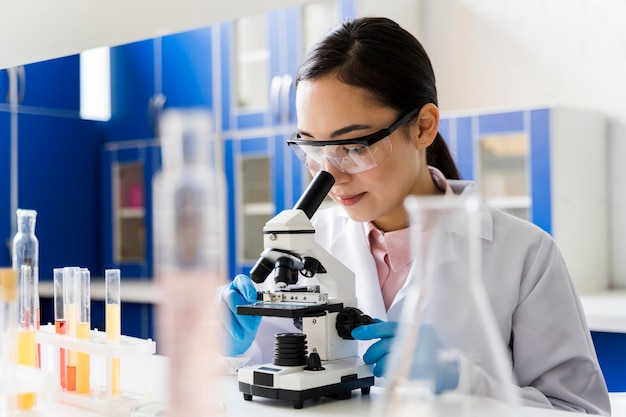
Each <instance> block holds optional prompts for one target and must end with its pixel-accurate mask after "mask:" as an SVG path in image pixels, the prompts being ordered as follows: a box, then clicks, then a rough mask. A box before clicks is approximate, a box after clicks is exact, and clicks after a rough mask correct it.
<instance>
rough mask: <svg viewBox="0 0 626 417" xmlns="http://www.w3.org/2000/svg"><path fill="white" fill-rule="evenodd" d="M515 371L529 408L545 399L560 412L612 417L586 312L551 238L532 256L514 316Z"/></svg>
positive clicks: (522, 395)
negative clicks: (560, 410)
mask: <svg viewBox="0 0 626 417" xmlns="http://www.w3.org/2000/svg"><path fill="white" fill-rule="evenodd" d="M512 351H513V367H514V373H515V376H516V378H517V380H518V384H519V385H520V387H522V388H521V397H522V398H523V400H524V401H525V402H526V403H529V404H538V405H541V404H543V403H544V402H545V401H546V399H547V401H549V402H550V404H552V405H553V406H554V407H555V408H559V409H564V410H569V411H578V412H587V413H593V414H603V415H610V403H609V396H608V391H607V388H606V383H605V381H604V377H603V375H602V371H601V370H600V366H599V364H598V360H597V357H596V352H595V348H594V346H593V342H592V340H591V334H590V332H589V327H588V325H587V321H586V318H585V316H584V313H583V309H582V306H581V303H580V300H579V298H578V295H577V293H576V290H575V288H574V285H573V282H572V280H571V278H570V275H569V272H568V270H567V267H566V265H565V262H564V260H563V258H562V256H561V253H560V252H559V250H558V248H557V247H556V245H555V243H554V241H553V240H552V238H551V237H550V236H548V235H545V236H543V238H542V239H541V242H540V243H539V245H538V249H537V251H536V253H535V254H532V253H530V254H529V263H528V269H527V272H526V273H525V274H524V276H523V277H522V282H521V285H520V300H519V303H518V306H517V309H516V311H515V313H514V315H513V335H512Z"/></svg>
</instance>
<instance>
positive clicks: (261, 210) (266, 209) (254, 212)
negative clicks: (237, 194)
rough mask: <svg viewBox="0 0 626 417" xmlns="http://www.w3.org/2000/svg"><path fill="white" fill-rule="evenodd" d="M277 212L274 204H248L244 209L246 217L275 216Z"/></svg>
mask: <svg viewBox="0 0 626 417" xmlns="http://www.w3.org/2000/svg"><path fill="white" fill-rule="evenodd" d="M275 210H276V208H275V206H274V203H269V202H268V203H248V204H246V205H245V206H244V208H243V214H244V215H246V216H273V215H274V211H275Z"/></svg>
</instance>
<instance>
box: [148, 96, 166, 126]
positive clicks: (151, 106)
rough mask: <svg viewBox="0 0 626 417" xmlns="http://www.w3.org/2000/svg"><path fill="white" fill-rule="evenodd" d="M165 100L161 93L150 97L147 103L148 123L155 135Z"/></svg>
mask: <svg viewBox="0 0 626 417" xmlns="http://www.w3.org/2000/svg"><path fill="white" fill-rule="evenodd" d="M165 100H166V99H165V96H164V95H163V94H155V95H153V96H152V97H150V102H149V103H148V124H149V125H150V129H151V130H152V133H154V135H155V136H159V117H160V116H161V113H163V108H164V107H165Z"/></svg>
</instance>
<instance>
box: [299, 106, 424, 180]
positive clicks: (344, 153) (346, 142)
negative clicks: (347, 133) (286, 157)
mask: <svg viewBox="0 0 626 417" xmlns="http://www.w3.org/2000/svg"><path fill="white" fill-rule="evenodd" d="M419 110H420V109H419V108H417V109H415V110H413V111H411V112H410V113H408V114H407V115H405V116H403V117H401V118H400V119H398V120H397V121H396V122H395V123H393V124H392V125H391V126H389V127H386V128H384V129H380V130H379V131H378V132H374V133H372V134H369V135H367V136H362V137H360V138H354V139H340V140H304V139H302V136H301V135H300V133H296V134H295V135H294V136H293V137H292V138H291V139H289V140H288V141H287V144H288V145H289V146H290V147H291V149H293V151H294V152H295V154H296V155H297V156H298V159H300V160H301V161H302V162H303V163H304V164H305V165H306V166H307V167H308V168H309V169H311V170H313V171H319V170H320V169H322V168H323V166H324V161H328V162H330V163H331V164H333V165H334V166H335V167H337V168H338V169H339V170H341V171H342V172H344V173H346V174H358V173H359V172H363V171H367V170H370V169H372V168H376V167H377V166H378V165H380V164H381V163H382V162H383V161H384V160H385V159H387V157H388V156H389V155H390V154H391V140H390V139H389V136H390V135H391V134H392V133H393V132H394V131H395V130H397V129H398V128H399V127H400V126H402V125H403V124H405V123H406V122H408V121H409V120H410V119H411V118H412V117H413V116H415V115H416V114H417V113H418V112H419Z"/></svg>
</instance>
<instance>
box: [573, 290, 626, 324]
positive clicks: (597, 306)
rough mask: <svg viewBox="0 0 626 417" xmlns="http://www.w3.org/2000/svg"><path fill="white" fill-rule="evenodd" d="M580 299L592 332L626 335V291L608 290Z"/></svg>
mask: <svg viewBox="0 0 626 417" xmlns="http://www.w3.org/2000/svg"><path fill="white" fill-rule="evenodd" d="M580 299H581V302H582V305H583V309H584V310H585V316H586V317H587V323H588V324H589V328H590V329H591V330H593V331H598V332H613V333H626V290H606V291H603V292H599V293H596V294H588V295H583V296H581V297H580Z"/></svg>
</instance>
